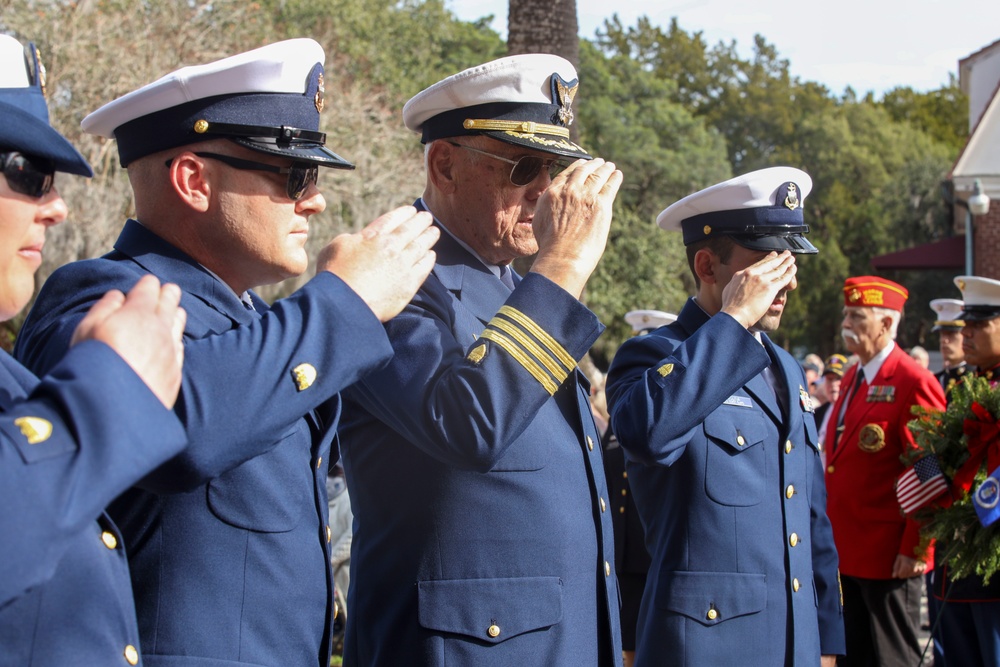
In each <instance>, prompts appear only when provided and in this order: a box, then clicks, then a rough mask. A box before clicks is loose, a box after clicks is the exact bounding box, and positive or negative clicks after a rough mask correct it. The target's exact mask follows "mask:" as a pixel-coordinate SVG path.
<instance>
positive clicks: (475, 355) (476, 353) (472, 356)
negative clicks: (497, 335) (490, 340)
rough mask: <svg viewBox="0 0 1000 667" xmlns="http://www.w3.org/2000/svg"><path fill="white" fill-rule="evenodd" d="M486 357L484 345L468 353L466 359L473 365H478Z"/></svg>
mask: <svg viewBox="0 0 1000 667" xmlns="http://www.w3.org/2000/svg"><path fill="white" fill-rule="evenodd" d="M485 356H486V345H485V344H483V345H477V346H475V347H474V348H472V350H471V351H470V352H469V356H467V357H466V359H468V360H469V361H471V362H472V363H474V364H478V363H479V362H480V361H482V360H483V357H485Z"/></svg>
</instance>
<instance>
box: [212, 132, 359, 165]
mask: <svg viewBox="0 0 1000 667" xmlns="http://www.w3.org/2000/svg"><path fill="white" fill-rule="evenodd" d="M227 138H228V139H231V140H232V141H234V142H236V143H237V144H239V145H240V146H245V147H247V148H249V149H250V150H254V151H257V152H258V153H266V154H267V155H278V156H281V157H287V158H290V159H292V160H296V161H300V162H309V163H312V164H316V165H319V166H320V167H330V168H331V169H354V165H353V164H351V163H350V162H348V161H347V160H345V159H344V158H342V157H340V156H339V155H337V154H336V153H334V152H333V151H331V150H330V149H329V148H327V147H326V146H324V145H322V144H315V143H294V142H293V143H291V144H281V145H279V144H278V142H277V141H276V140H275V139H271V138H267V137H227Z"/></svg>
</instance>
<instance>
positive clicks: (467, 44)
mask: <svg viewBox="0 0 1000 667" xmlns="http://www.w3.org/2000/svg"><path fill="white" fill-rule="evenodd" d="M491 18H492V17H483V18H482V19H480V20H478V21H473V22H464V21H459V20H457V19H456V18H455V17H454V16H453V15H452V14H451V12H450V11H448V9H447V8H446V6H445V3H444V1H443V0H257V1H256V2H244V1H240V0H213V2H210V3H209V2H190V1H189V0H141V1H140V2H129V1H126V0H80V1H79V2H75V3H74V2H66V1H64V0H23V1H22V2H15V3H8V4H5V6H4V11H3V13H2V15H0V29H2V30H3V31H5V32H11V33H13V34H15V35H16V36H18V37H19V38H21V39H22V40H24V41H28V40H32V41H35V42H36V43H38V44H39V46H40V48H41V50H42V54H43V56H44V57H45V62H46V64H47V66H48V72H49V90H50V96H49V101H50V105H51V109H52V118H53V122H54V123H55V125H56V126H57V127H58V128H60V129H61V130H62V131H64V133H65V134H66V135H67V136H68V137H69V138H70V139H71V140H72V141H73V142H74V143H75V144H76V145H77V146H79V147H80V148H81V151H82V152H83V153H84V155H85V156H86V157H87V158H88V159H89V160H90V161H91V162H92V163H93V164H94V166H95V169H96V172H97V175H96V177H95V178H94V179H93V180H92V181H89V182H88V181H85V180H84V179H78V178H71V177H60V179H59V187H60V190H61V192H62V193H63V195H64V196H65V197H66V199H67V201H68V203H69V204H70V209H71V219H72V220H73V223H71V224H67V225H61V226H60V227H58V228H56V229H55V230H54V231H53V232H52V233H51V236H52V238H51V239H50V243H48V244H47V245H46V253H47V259H46V264H45V266H44V267H43V269H42V272H41V275H40V278H44V276H45V275H47V273H48V272H49V271H51V269H52V268H54V266H56V265H59V264H62V263H64V262H66V261H71V260H73V259H77V258H81V257H89V256H94V255H97V254H100V253H101V252H103V251H105V250H106V249H107V248H108V247H109V246H110V245H111V243H112V242H113V240H114V238H115V236H116V235H117V232H118V229H119V228H120V226H121V222H122V220H123V218H124V216H126V215H128V214H129V213H130V212H131V207H132V205H131V200H130V190H129V187H128V183H127V180H126V178H125V175H124V173H123V171H122V170H121V169H120V167H119V166H118V163H117V154H116V150H115V148H114V145H113V143H112V142H108V141H105V140H102V139H98V138H95V137H89V136H85V135H82V134H81V132H80V130H79V123H80V120H81V119H82V118H83V117H84V116H85V115H86V114H87V113H88V112H90V111H92V110H94V109H96V108H97V107H98V106H100V105H101V104H103V103H105V102H107V101H109V100H111V99H113V98H114V97H116V96H118V95H121V94H123V93H125V92H127V91H129V90H133V89H135V88H136V87H138V86H139V85H142V84H144V83H147V82H149V81H152V80H154V79H155V78H157V77H159V76H162V75H163V74H165V73H166V72H169V71H171V70H173V69H175V68H177V67H179V66H181V65H185V64H192V63H200V62H208V61H210V60H213V59H217V58H221V57H224V56H226V55H230V54H233V53H237V52H240V51H245V50H247V49H249V48H253V47H255V46H260V45H263V44H265V43H267V42H270V41H274V40H277V39H284V38H288V37H300V36H310V37H313V38H314V39H316V40H317V41H319V42H320V43H321V44H322V45H323V46H324V48H325V49H326V51H327V54H328V56H327V63H326V66H327V96H328V101H329V102H330V104H329V108H330V110H331V111H329V112H327V113H325V114H324V118H323V121H322V129H323V130H324V131H326V132H327V133H328V143H329V144H330V145H331V146H332V147H333V148H334V149H335V150H337V151H338V152H339V153H341V154H343V155H344V156H345V157H347V158H348V159H350V160H352V161H354V162H355V163H357V165H358V169H357V171H355V172H347V173H328V172H325V173H324V175H323V179H322V181H321V186H322V187H323V189H324V193H325V195H326V199H327V210H326V211H325V212H324V213H323V214H321V215H318V216H315V217H314V218H313V224H312V230H311V232H312V233H311V239H312V240H311V246H310V247H311V248H312V249H313V250H314V251H315V250H316V249H317V248H318V247H319V246H320V245H321V244H324V243H325V242H326V241H327V240H328V239H329V238H330V237H331V236H332V235H333V234H335V233H338V232H340V231H344V230H348V229H356V228H357V227H358V226H360V225H361V224H364V223H365V222H367V221H368V220H370V219H372V218H374V217H376V216H377V215H378V214H380V213H381V212H383V211H385V210H387V209H389V208H391V207H394V206H397V205H400V204H403V203H408V202H410V201H412V200H413V199H414V198H415V197H416V196H417V195H419V194H420V192H421V191H422V188H423V176H422V165H421V154H420V145H419V142H418V141H417V139H416V137H415V136H414V135H412V134H411V133H409V132H408V131H407V130H405V129H404V128H403V127H402V123H401V120H400V109H401V108H402V105H403V103H404V102H405V101H406V100H407V99H408V98H409V97H410V96H412V95H413V94H414V93H416V92H417V91H419V90H421V89H423V88H424V87H426V86H427V85H429V84H431V83H433V82H435V81H437V80H439V79H441V78H443V77H445V76H447V75H449V74H452V73H454V72H457V71H459V70H461V69H464V68H466V67H469V66H472V65H475V64H478V63H482V62H485V61H487V60H490V59H493V58H496V57H499V56H502V55H504V54H505V53H506V47H505V45H504V44H503V42H502V41H501V40H500V38H499V36H498V35H497V34H496V33H495V32H493V31H492V30H491V29H490V28H489V27H488V25H489V22H490V20H491ZM749 46H750V55H749V56H747V57H744V56H743V55H741V52H740V50H739V49H738V48H737V44H736V43H735V42H730V43H723V42H720V43H718V44H708V43H707V42H706V41H705V39H704V36H703V34H702V33H701V32H699V31H687V30H685V29H684V28H683V27H682V26H681V25H680V24H679V22H678V21H677V20H676V19H674V20H672V21H671V22H670V24H669V25H667V26H664V27H661V26H657V25H654V24H653V23H651V22H650V21H649V19H647V18H645V17H643V18H640V19H639V20H638V21H636V23H635V25H633V26H625V25H623V24H622V22H621V21H620V20H619V19H618V18H617V17H612V18H611V19H610V20H608V21H607V22H606V23H605V25H604V28H603V29H602V31H601V32H600V33H599V34H598V35H597V37H596V38H595V39H594V40H592V41H587V40H585V41H582V42H581V44H580V62H579V70H580V79H581V88H580V94H579V95H578V97H577V110H578V118H579V122H578V127H579V128H580V130H581V137H580V141H581V143H583V145H585V146H587V147H588V148H589V149H590V150H591V151H592V152H593V153H594V154H596V155H601V156H602V157H605V158H607V159H610V160H612V161H614V162H615V163H616V164H617V165H618V166H619V167H620V168H621V169H622V171H623V172H624V174H625V183H624V185H623V188H622V191H621V194H620V196H619V200H618V202H617V203H616V216H615V222H614V226H613V230H612V234H611V238H610V240H609V243H608V249H607V252H606V254H605V257H604V259H603V261H602V263H601V265H600V266H599V267H598V270H597V272H596V273H595V275H594V276H593V278H592V280H591V282H590V285H589V286H588V289H587V293H586V299H587V302H588V304H589V305H591V307H593V308H594V309H595V311H596V312H598V314H599V315H600V316H601V318H602V320H603V321H604V322H605V323H607V324H609V325H610V326H609V330H608V331H607V332H606V334H605V335H604V336H603V337H602V339H601V340H600V341H599V343H598V346H597V348H596V349H595V357H596V358H597V359H598V360H599V361H600V362H601V365H602V366H603V365H604V363H605V362H606V361H607V360H608V359H609V358H610V356H611V355H612V354H613V352H614V350H615V349H616V348H617V346H618V344H619V343H620V342H621V341H622V340H623V339H624V338H625V337H626V336H627V335H628V331H627V329H626V327H625V325H624V323H623V322H622V319H621V318H622V315H623V314H624V313H625V312H626V311H628V310H631V309H634V308H662V309H669V310H676V309H678V308H680V307H681V305H682V303H683V300H684V297H685V295H687V294H689V293H691V290H692V287H693V285H692V281H691V279H690V277H689V271H688V269H687V265H686V261H685V260H684V257H683V248H682V246H681V244H680V239H679V237H678V236H676V235H672V234H667V233H664V232H662V231H661V230H659V229H658V228H657V227H656V225H655V223H654V218H655V216H656V214H657V213H658V212H659V211H660V210H661V209H663V208H665V207H666V206H668V205H669V204H671V203H673V202H674V201H676V200H677V199H679V198H681V197H683V196H684V195H686V194H689V193H691V192H694V191H696V190H698V189H700V188H703V187H706V186H708V185H711V184H713V183H716V182H718V181H720V180H723V179H725V178H728V177H729V176H731V175H734V174H741V173H745V172H747V171H750V170H753V169H759V168H762V167H767V166H773V165H778V164H784V165H790V166H795V167H800V168H802V169H804V170H805V171H806V172H808V173H809V174H810V175H811V176H812V178H813V181H814V189H813V191H812V193H811V194H810V196H809V197H808V198H807V199H806V211H805V213H806V221H807V223H808V224H810V225H811V226H812V234H811V237H810V238H811V239H812V240H813V242H814V243H815V244H816V245H817V246H818V247H819V248H820V251H821V252H820V254H819V255H817V256H813V257H800V258H799V288H798V290H797V292H796V293H795V294H793V296H792V298H791V300H790V301H789V304H790V305H789V307H788V309H787V310H786V313H785V316H784V318H783V321H782V328H781V330H780V331H779V333H778V336H777V337H778V339H779V341H780V342H781V343H782V344H784V345H785V346H786V347H788V348H790V349H809V350H811V351H817V352H820V353H822V354H826V353H829V352H833V351H835V349H837V348H838V346H839V337H838V330H839V320H840V310H841V303H842V301H841V296H840V295H841V292H840V288H841V285H842V281H843V279H844V278H845V277H846V276H848V275H850V274H861V273H870V272H872V269H871V264H870V261H871V258H872V257H874V256H876V255H879V254H883V253H887V252H891V251H895V250H900V249H903V248H906V247H909V246H912V245H915V244H917V243H922V242H926V241H932V240H937V239H939V238H942V237H943V236H946V235H947V234H949V233H950V225H949V219H948V216H949V212H948V211H947V210H946V208H945V206H944V203H943V201H942V199H941V196H940V194H939V193H940V181H941V180H942V179H943V178H944V176H945V175H946V173H947V171H948V169H949V168H950V165H951V164H952V162H953V161H954V159H955V158H956V156H957V154H958V151H959V150H960V149H961V146H962V145H963V143H964V139H965V135H966V132H967V128H966V122H967V119H966V115H965V114H966V112H965V106H966V104H967V102H966V100H965V97H964V95H963V94H962V93H961V91H959V90H958V88H957V86H956V85H955V81H954V80H952V81H951V82H950V84H949V85H948V86H945V87H943V88H942V89H941V90H938V91H931V92H929V93H917V92H915V91H913V90H911V89H908V88H902V87H901V88H897V89H895V90H892V91H890V92H889V93H887V94H886V95H885V96H884V97H883V98H882V99H880V100H877V99H875V98H874V97H873V96H872V95H868V96H866V97H864V98H861V99H858V98H857V97H856V96H855V95H854V93H853V92H852V91H851V90H850V89H848V90H847V91H846V92H845V93H844V94H843V95H841V96H839V97H838V96H835V95H832V94H831V93H830V92H829V91H828V90H827V89H826V88H825V87H824V86H822V85H820V84H818V83H815V82H810V81H802V80H800V79H798V78H797V77H795V76H792V75H791V73H790V64H789V62H788V60H787V59H784V58H782V57H781V55H780V54H779V53H778V51H777V49H776V48H775V47H774V46H773V45H771V44H769V43H768V42H767V41H766V39H765V38H764V37H763V36H760V35H758V36H756V37H755V39H754V41H753V44H751V45H749ZM53 251H54V252H53ZM887 277H889V278H893V279H896V280H899V281H900V282H903V284H906V285H907V286H908V287H910V288H911V299H910V304H911V305H910V308H909V311H910V312H909V315H908V317H907V318H905V319H904V328H903V331H902V333H901V341H900V342H901V344H904V345H910V344H913V343H914V342H918V341H919V340H920V337H921V336H922V335H923V332H925V331H927V330H928V329H929V321H930V320H931V319H932V313H931V311H930V309H929V308H927V307H926V303H927V301H928V300H929V299H931V298H934V297H938V296H946V295H949V294H952V293H953V290H952V289H951V283H950V280H949V279H948V278H949V277H948V276H947V275H940V274H934V273H932V272H924V273H920V274H917V273H910V274H896V275H888V276H887ZM299 282H301V281H291V282H289V283H287V284H283V285H281V286H278V287H276V288H274V289H272V290H268V291H267V294H268V295H269V296H272V297H273V296H279V295H281V294H284V293H287V292H288V291H290V290H291V289H293V288H294V287H295V286H296V285H297V284H298V283H299Z"/></svg>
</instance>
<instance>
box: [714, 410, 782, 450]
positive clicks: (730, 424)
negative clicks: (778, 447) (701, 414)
mask: <svg viewBox="0 0 1000 667" xmlns="http://www.w3.org/2000/svg"><path fill="white" fill-rule="evenodd" d="M762 420H763V416H762V415H761V413H759V412H752V411H750V410H746V409H744V408H737V407H733V408H726V407H725V406H723V407H722V408H720V409H718V410H716V411H714V412H712V413H711V414H710V415H708V417H706V418H705V422H704V428H705V435H706V436H708V437H709V438H712V439H713V440H715V441H717V442H720V443H722V444H724V445H726V446H727V448H728V449H729V450H731V451H732V452H743V451H746V450H747V449H750V448H751V447H753V446H754V445H758V444H760V443H762V442H764V438H766V437H767V428H766V427H765V426H764V422H763V421H762Z"/></svg>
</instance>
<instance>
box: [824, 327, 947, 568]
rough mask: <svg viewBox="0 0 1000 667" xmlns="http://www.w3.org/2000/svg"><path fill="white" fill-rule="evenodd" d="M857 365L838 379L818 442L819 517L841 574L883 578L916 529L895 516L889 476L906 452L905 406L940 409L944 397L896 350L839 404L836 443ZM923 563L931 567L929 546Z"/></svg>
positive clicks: (909, 439) (907, 550) (909, 547)
mask: <svg viewBox="0 0 1000 667" xmlns="http://www.w3.org/2000/svg"><path fill="white" fill-rule="evenodd" d="M859 367H860V365H859V364H855V365H854V366H852V367H851V368H850V369H848V371H847V373H845V374H844V381H843V383H842V385H841V386H842V387H843V389H842V390H841V392H840V397H839V398H838V399H837V403H836V404H835V405H834V406H833V407H832V408H831V410H833V414H831V415H830V427H829V428H828V429H827V433H826V442H825V443H824V445H823V446H824V448H825V451H826V461H827V462H826V488H827V514H828V515H829V517H830V523H832V524H833V538H834V542H835V543H836V545H837V552H838V553H839V554H840V571H841V573H843V574H846V575H850V576H853V577H863V578H866V579H890V578H891V577H892V565H893V562H894V561H895V559H896V556H897V555H898V554H902V555H904V556H909V557H911V558H914V557H915V556H916V551H915V550H916V547H917V544H918V543H919V541H920V536H919V524H918V523H917V522H915V521H912V520H910V519H906V518H904V517H903V515H902V513H901V512H900V509H899V503H898V502H897V500H896V491H895V484H896V479H897V478H898V477H899V475H900V474H901V473H902V472H903V469H904V466H903V464H902V463H901V462H900V456H901V455H902V454H903V453H904V452H905V451H907V450H908V449H912V448H913V447H914V440H913V434H912V433H910V429H909V428H907V426H906V424H907V422H909V421H910V420H911V419H913V414H912V413H911V412H910V408H911V407H912V406H914V405H921V406H924V407H928V408H937V409H940V410H943V409H944V407H945V401H944V392H943V391H942V390H941V385H940V383H938V381H937V379H936V378H935V377H934V376H933V375H932V374H931V373H930V372H929V371H928V370H926V369H924V368H921V367H920V366H918V365H917V364H916V362H914V361H913V360H912V359H911V358H910V356H909V355H908V354H906V353H905V352H904V351H903V350H902V349H900V347H899V346H898V345H897V346H896V347H895V348H894V349H893V351H892V352H890V353H889V356H888V358H886V360H885V363H883V364H882V368H880V369H879V372H878V375H877V376H876V377H875V378H874V380H872V381H871V382H869V381H868V379H865V380H864V381H863V382H862V383H861V386H860V387H859V388H858V391H856V392H855V393H854V396H853V398H852V400H851V402H850V404H849V405H848V406H847V412H846V413H845V414H844V431H843V434H842V435H841V437H840V440H839V443H837V432H836V431H837V429H836V427H835V425H836V423H837V415H839V414H840V408H841V404H842V403H843V401H845V400H847V398H848V394H850V388H851V387H852V386H854V379H855V377H856V375H857V373H858V369H859ZM924 560H925V561H926V562H927V563H928V567H931V564H932V563H933V549H930V550H928V552H927V554H925V557H924Z"/></svg>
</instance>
